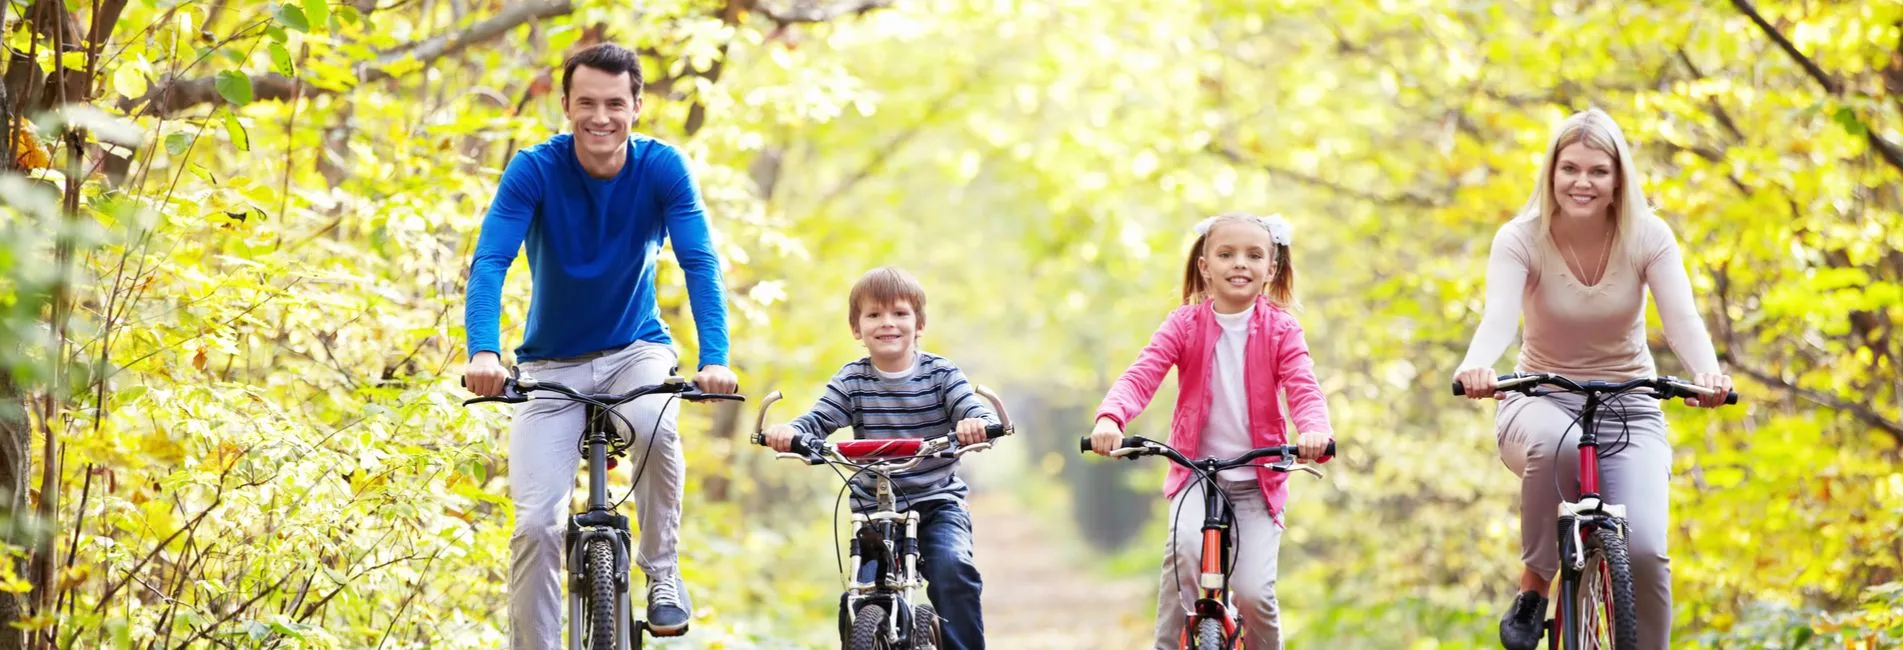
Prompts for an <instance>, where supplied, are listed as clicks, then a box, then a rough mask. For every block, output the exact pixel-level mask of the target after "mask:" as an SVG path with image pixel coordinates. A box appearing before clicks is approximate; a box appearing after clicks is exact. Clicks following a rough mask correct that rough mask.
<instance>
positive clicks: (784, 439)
mask: <svg viewBox="0 0 1903 650" xmlns="http://www.w3.org/2000/svg"><path fill="white" fill-rule="evenodd" d="M799 434H800V432H799V429H795V428H793V426H792V425H790V424H775V425H773V426H771V427H767V430H766V446H768V447H772V448H773V451H777V452H780V453H782V454H784V453H787V452H790V451H793V436H797V435H799Z"/></svg>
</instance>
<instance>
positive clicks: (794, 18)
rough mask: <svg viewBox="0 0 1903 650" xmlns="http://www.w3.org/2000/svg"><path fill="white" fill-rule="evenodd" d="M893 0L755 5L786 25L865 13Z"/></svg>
mask: <svg viewBox="0 0 1903 650" xmlns="http://www.w3.org/2000/svg"><path fill="white" fill-rule="evenodd" d="M893 1H894V0H852V1H851V2H836V3H832V4H821V3H819V2H816V1H811V0H807V1H801V2H795V3H794V4H793V6H790V7H786V8H784V9H776V8H773V7H770V6H767V5H766V4H758V5H755V7H754V9H755V10H757V11H759V12H760V15H762V16H766V17H767V19H768V20H771V21H773V22H775V23H778V24H780V25H781V26H786V25H791V24H796V23H824V22H831V21H834V20H838V19H840V18H844V17H846V16H859V15H864V14H866V13H868V12H871V11H872V10H874V9H884V8H886V7H890V6H892V4H893Z"/></svg>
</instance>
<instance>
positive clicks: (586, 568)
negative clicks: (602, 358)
mask: <svg viewBox="0 0 1903 650" xmlns="http://www.w3.org/2000/svg"><path fill="white" fill-rule="evenodd" d="M517 372H518V371H517V370H516V369H514V368H511V369H510V373H511V374H512V375H516V376H513V377H510V378H508V379H505V380H503V387H502V394H501V395H498V396H495V397H477V398H474V399H469V400H465V401H463V404H464V405H465V406H467V405H470V404H481V403H483V402H504V403H510V404H515V403H521V402H527V401H529V400H534V399H562V400H568V401H572V402H580V403H582V404H583V405H585V406H586V407H587V416H586V417H585V418H584V419H583V420H582V430H581V432H580V436H579V442H580V444H582V445H584V446H586V447H587V451H586V453H584V454H583V455H582V457H583V458H584V459H586V460H587V461H588V506H587V509H586V510H585V511H583V512H579V513H575V514H573V515H571V516H569V518H568V534H567V537H566V538H565V541H564V543H563V548H564V549H566V550H565V551H564V557H563V566H566V567H568V576H569V578H568V647H569V648H570V649H571V650H639V648H640V647H641V636H640V633H641V632H644V631H645V632H649V633H653V632H654V630H652V629H650V628H649V627H648V625H647V622H646V621H638V620H635V618H634V605H633V601H632V600H631V597H630V596H629V588H628V583H629V578H628V576H629V566H630V564H631V563H632V562H631V557H632V555H633V553H632V549H633V545H634V536H633V535H632V534H631V533H629V532H628V516H627V515H623V514H620V513H618V512H616V511H615V505H612V504H610V503H608V471H609V470H612V469H614V468H615V466H616V465H617V464H618V463H617V462H616V459H617V458H621V457H625V456H626V455H627V451H628V448H629V447H630V446H632V445H633V443H634V441H633V440H632V438H633V436H634V435H635V434H634V432H635V431H637V430H638V429H636V428H635V426H634V423H632V422H629V421H628V419H627V418H626V417H625V416H623V415H621V413H620V412H618V411H616V410H615V407H617V406H620V405H622V404H626V403H628V402H632V401H634V400H636V399H638V398H641V397H645V396H648V395H662V394H666V395H675V396H678V397H679V398H681V399H684V400H687V401H690V402H699V401H705V400H714V399H730V400H739V401H745V400H746V397H745V396H742V395H733V394H726V393H703V392H700V390H699V389H697V388H695V387H694V384H693V383H692V382H689V381H687V380H685V379H683V378H681V377H668V378H667V379H666V380H665V381H662V382H661V383H658V384H653V385H649V386H641V387H638V388H635V389H634V390H630V391H628V392H625V393H583V392H579V391H576V390H574V389H571V388H569V387H567V386H563V385H561V384H558V383H555V382H552V381H537V380H535V379H534V378H531V377H521V376H520V375H517V374H516V373H517ZM610 417H612V418H616V419H619V420H621V422H622V424H624V425H626V426H627V430H628V432H629V439H623V438H622V437H621V434H620V433H619V432H617V431H616V430H615V427H614V423H613V421H611V420H609V418H610ZM684 632H686V630H685V629H683V630H680V631H678V632H675V633H674V634H673V635H672V636H678V635H679V634H681V633H684ZM655 635H656V636H662V635H660V634H655Z"/></svg>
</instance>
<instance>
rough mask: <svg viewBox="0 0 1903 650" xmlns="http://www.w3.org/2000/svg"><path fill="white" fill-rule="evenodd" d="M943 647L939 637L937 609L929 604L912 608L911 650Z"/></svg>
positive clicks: (930, 649) (931, 649) (933, 649)
mask: <svg viewBox="0 0 1903 650" xmlns="http://www.w3.org/2000/svg"><path fill="white" fill-rule="evenodd" d="M942 647H945V644H944V643H943V642H942V641H941V640H940V638H939V624H938V610H935V609H932V606H931V605H919V606H917V607H913V608H912V650H938V649H939V648H942Z"/></svg>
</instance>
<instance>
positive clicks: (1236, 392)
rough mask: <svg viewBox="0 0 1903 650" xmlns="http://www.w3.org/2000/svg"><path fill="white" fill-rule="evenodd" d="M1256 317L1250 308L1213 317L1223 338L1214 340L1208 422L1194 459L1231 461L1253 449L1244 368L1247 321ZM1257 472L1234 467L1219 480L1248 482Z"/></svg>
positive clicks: (1247, 340)
mask: <svg viewBox="0 0 1903 650" xmlns="http://www.w3.org/2000/svg"><path fill="white" fill-rule="evenodd" d="M1253 315H1255V306H1254V305H1250V306H1249V308H1248V309H1244V310H1242V311H1241V312H1239V313H1235V314H1224V313H1220V312H1218V313H1217V314H1216V322H1217V323H1219V324H1221V325H1222V337H1221V338H1219V339H1216V367H1215V369H1214V372H1211V373H1210V377H1209V392H1210V405H1209V421H1208V422H1207V423H1204V424H1203V441H1202V444H1201V445H1200V448H1201V451H1200V453H1198V454H1197V456H1201V457H1205V458H1207V457H1212V456H1213V457H1216V458H1233V457H1235V456H1240V455H1242V454H1243V453H1244V452H1247V451H1249V450H1251V449H1254V448H1255V444H1254V442H1253V441H1252V439H1251V437H1250V435H1249V387H1248V385H1247V383H1246V381H1245V377H1246V375H1245V374H1244V370H1243V368H1244V366H1243V364H1244V363H1245V359H1246V356H1247V355H1246V351H1247V349H1248V345H1249V318H1250V317H1251V316H1253ZM1255 473H1256V470H1254V469H1250V468H1247V467H1237V468H1233V469H1229V470H1225V471H1223V472H1222V473H1221V474H1219V475H1218V476H1220V477H1221V478H1224V479H1228V480H1233V481H1247V480H1251V479H1254V478H1255Z"/></svg>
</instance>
